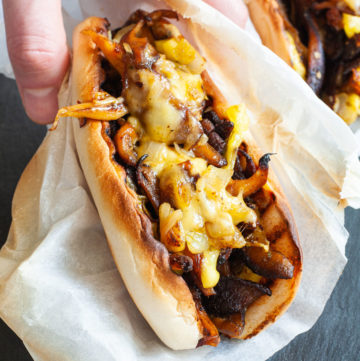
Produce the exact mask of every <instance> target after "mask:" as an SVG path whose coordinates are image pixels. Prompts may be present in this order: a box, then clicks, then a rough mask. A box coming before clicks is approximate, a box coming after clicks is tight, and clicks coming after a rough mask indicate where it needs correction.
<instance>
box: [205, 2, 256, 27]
mask: <svg viewBox="0 0 360 361" xmlns="http://www.w3.org/2000/svg"><path fill="white" fill-rule="evenodd" d="M204 2H206V3H208V4H209V5H211V6H212V7H214V8H215V9H217V10H219V11H220V12H221V13H223V14H224V15H225V16H227V17H228V18H229V19H230V20H232V21H233V22H234V23H235V24H237V25H239V26H240V27H241V28H244V27H245V25H246V22H247V19H248V17H249V14H248V11H247V7H246V6H245V4H244V3H243V1H242V0H204Z"/></svg>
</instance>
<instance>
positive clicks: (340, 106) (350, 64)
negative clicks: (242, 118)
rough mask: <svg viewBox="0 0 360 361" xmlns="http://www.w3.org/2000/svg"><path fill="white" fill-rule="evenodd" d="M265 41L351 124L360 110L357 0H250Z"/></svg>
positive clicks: (266, 44) (258, 29)
mask: <svg viewBox="0 0 360 361" xmlns="http://www.w3.org/2000/svg"><path fill="white" fill-rule="evenodd" d="M247 6H248V9H249V14H250V18H251V20H252V22H253V23H254V26H255V28H256V31H257V32H258V34H259V35H260V37H261V40H262V42H263V44H264V45H265V46H267V47H268V48H270V49H271V50H272V51H273V52H274V53H276V54H277V55H278V56H279V57H281V58H282V59H283V60H284V61H286V62H287V63H288V64H289V65H290V66H291V67H292V68H293V69H294V70H295V71H296V72H297V73H298V74H300V76H302V77H303V78H304V80H306V82H307V83H308V85H309V86H310V87H311V88H312V90H313V91H314V92H315V93H316V94H317V95H318V96H319V97H320V98H321V99H322V100H323V101H324V102H325V103H326V104H327V105H328V106H329V107H331V108H332V109H333V110H334V111H335V112H336V113H337V114H338V115H339V116H340V117H341V118H343V120H344V121H345V122H346V123H347V124H351V123H353V122H354V121H355V120H356V119H357V117H358V116H359V115H360V16H359V15H360V8H359V6H358V5H357V4H356V2H355V1H353V0H332V1H324V0H317V1H306V0H302V1H301V0H284V1H281V0H247Z"/></svg>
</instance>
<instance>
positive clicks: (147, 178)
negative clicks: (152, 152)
mask: <svg viewBox="0 0 360 361" xmlns="http://www.w3.org/2000/svg"><path fill="white" fill-rule="evenodd" d="M146 157H147V155H146V154H145V155H144V156H142V157H141V158H140V160H139V162H138V165H137V169H136V178H137V182H138V184H139V186H140V187H141V188H142V189H143V191H144V192H145V194H146V196H147V197H148V199H149V200H150V202H151V204H152V206H153V207H154V209H155V211H156V212H158V210H159V206H160V196H159V193H160V192H159V183H158V179H157V177H156V174H155V173H154V172H153V171H152V169H151V168H150V167H149V166H148V165H147V164H144V160H145V159H146Z"/></svg>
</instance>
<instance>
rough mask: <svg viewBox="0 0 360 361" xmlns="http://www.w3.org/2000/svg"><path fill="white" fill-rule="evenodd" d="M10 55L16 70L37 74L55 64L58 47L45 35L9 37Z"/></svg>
mask: <svg viewBox="0 0 360 361" xmlns="http://www.w3.org/2000/svg"><path fill="white" fill-rule="evenodd" d="M7 42H8V48H9V56H10V59H11V61H12V63H13V65H14V68H15V70H16V71H18V72H21V73H27V74H28V75H37V74H40V73H43V72H46V71H47V70H49V69H51V68H52V67H53V66H54V62H56V59H57V57H58V47H57V45H56V44H55V42H54V41H53V40H51V39H48V38H45V37H43V36H30V35H28V36H16V37H8V39H7Z"/></svg>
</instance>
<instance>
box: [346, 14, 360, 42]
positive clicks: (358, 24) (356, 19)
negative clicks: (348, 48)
mask: <svg viewBox="0 0 360 361" xmlns="http://www.w3.org/2000/svg"><path fill="white" fill-rule="evenodd" d="M343 24H344V31H345V34H346V36H347V37H348V38H351V37H353V36H354V35H355V34H359V33H360V16H355V15H350V14H346V13H343Z"/></svg>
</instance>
